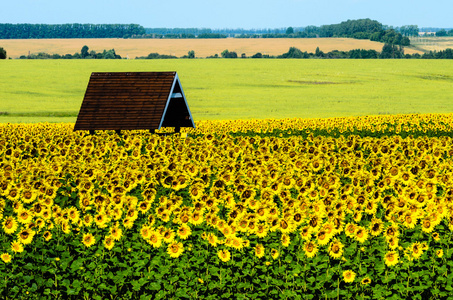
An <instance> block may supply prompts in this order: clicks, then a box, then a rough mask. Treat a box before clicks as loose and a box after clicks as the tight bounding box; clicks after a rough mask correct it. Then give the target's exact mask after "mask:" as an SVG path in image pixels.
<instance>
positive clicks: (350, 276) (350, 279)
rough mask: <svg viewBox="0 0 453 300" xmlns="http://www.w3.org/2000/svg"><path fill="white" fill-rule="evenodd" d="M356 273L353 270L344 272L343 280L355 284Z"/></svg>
mask: <svg viewBox="0 0 453 300" xmlns="http://www.w3.org/2000/svg"><path fill="white" fill-rule="evenodd" d="M355 275H356V274H355V272H353V271H352V270H346V271H344V272H343V280H344V282H346V283H351V282H354V279H355Z"/></svg>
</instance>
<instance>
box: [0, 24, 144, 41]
mask: <svg viewBox="0 0 453 300" xmlns="http://www.w3.org/2000/svg"><path fill="white" fill-rule="evenodd" d="M144 33H145V28H143V27H142V26H140V25H137V24H77V23H75V24H59V25H49V24H0V39H70V38H127V37H130V36H133V35H141V34H144Z"/></svg>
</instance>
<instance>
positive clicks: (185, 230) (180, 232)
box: [177, 224, 192, 240]
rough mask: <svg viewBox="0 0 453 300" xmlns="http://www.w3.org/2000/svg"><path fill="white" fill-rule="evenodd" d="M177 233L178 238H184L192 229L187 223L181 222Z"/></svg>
mask: <svg viewBox="0 0 453 300" xmlns="http://www.w3.org/2000/svg"><path fill="white" fill-rule="evenodd" d="M177 234H178V236H179V238H180V239H182V240H186V239H187V238H188V237H189V236H190V235H191V234H192V230H191V229H190V227H189V226H188V225H187V224H183V225H181V226H180V227H179V228H178V231H177Z"/></svg>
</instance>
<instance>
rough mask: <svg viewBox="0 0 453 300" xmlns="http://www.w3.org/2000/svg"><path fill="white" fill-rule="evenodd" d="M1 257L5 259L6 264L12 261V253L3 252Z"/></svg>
mask: <svg viewBox="0 0 453 300" xmlns="http://www.w3.org/2000/svg"><path fill="white" fill-rule="evenodd" d="M0 258H1V259H2V260H3V262H4V263H5V264H7V263H9V262H11V255H10V254H9V253H2V254H1V255H0Z"/></svg>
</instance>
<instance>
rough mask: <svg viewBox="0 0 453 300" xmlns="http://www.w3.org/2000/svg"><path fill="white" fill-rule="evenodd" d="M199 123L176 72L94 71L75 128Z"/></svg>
mask: <svg viewBox="0 0 453 300" xmlns="http://www.w3.org/2000/svg"><path fill="white" fill-rule="evenodd" d="M162 126H166V127H195V125H194V123H193V119H192V115H191V113H190V110H189V107H188V105H187V101H186V99H185V96H184V92H183V90H182V87H181V84H180V82H179V78H178V74H177V73H176V72H127V73H126V72H122V73H120V72H116V73H92V74H91V77H90V81H89V83H88V87H87V90H86V92H85V97H84V99H83V102H82V106H81V108H80V111H79V115H78V117H77V121H76V124H75V126H74V130H131V129H159V128H160V127H162Z"/></svg>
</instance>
